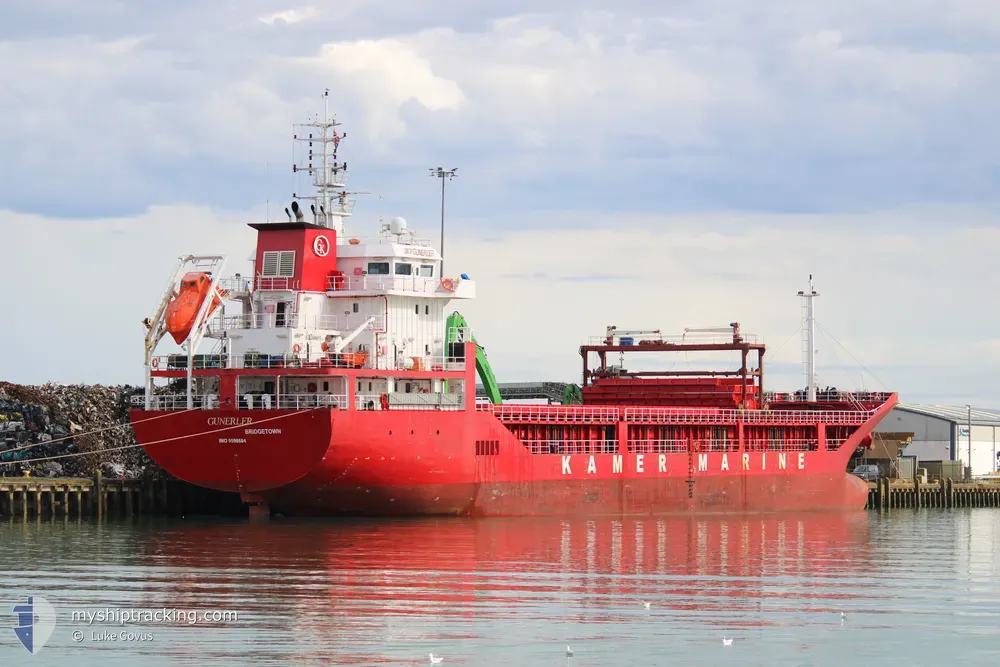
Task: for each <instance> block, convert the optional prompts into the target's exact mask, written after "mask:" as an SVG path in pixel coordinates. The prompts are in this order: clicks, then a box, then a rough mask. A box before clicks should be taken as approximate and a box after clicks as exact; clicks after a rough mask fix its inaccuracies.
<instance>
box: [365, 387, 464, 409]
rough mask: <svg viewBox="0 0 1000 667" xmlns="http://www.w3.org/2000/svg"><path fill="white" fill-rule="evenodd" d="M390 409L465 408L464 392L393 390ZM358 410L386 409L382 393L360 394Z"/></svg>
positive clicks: (389, 399) (389, 395)
mask: <svg viewBox="0 0 1000 667" xmlns="http://www.w3.org/2000/svg"><path fill="white" fill-rule="evenodd" d="M388 402H389V407H388V409H389V410H464V409H465V394H464V393H463V392H454V393H443V392H399V391H397V392H392V393H390V394H388ZM354 408H355V409H356V410H385V409H386V408H385V407H383V405H382V394H358V395H357V396H355V397H354Z"/></svg>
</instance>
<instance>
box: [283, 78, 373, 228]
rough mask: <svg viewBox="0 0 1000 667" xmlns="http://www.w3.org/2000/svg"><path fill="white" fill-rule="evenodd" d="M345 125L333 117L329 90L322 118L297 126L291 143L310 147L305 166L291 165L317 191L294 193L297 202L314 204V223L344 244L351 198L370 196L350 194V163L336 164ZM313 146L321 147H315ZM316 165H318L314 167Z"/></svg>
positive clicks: (324, 98)
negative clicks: (304, 200) (300, 143)
mask: <svg viewBox="0 0 1000 667" xmlns="http://www.w3.org/2000/svg"><path fill="white" fill-rule="evenodd" d="M341 124H342V123H340V122H338V121H337V120H335V119H333V118H331V117H330V89H329V88H327V89H326V90H325V91H324V92H323V118H322V119H319V118H317V119H315V120H314V121H313V122H311V123H298V124H296V127H298V128H303V130H302V131H301V132H299V131H297V132H296V133H295V134H294V135H293V136H292V139H294V140H295V141H302V142H305V143H307V144H308V151H309V152H308V160H307V163H306V165H305V166H300V165H298V164H293V165H292V172H293V173H298V172H300V171H304V172H306V173H307V174H309V175H310V176H312V185H313V187H314V188H315V189H316V193H315V194H313V195H299V194H297V193H294V192H293V193H292V197H293V198H295V199H309V200H312V201H313V204H312V206H311V211H312V214H313V222H314V223H315V224H317V225H322V226H323V227H329V228H330V229H332V230H334V231H335V232H336V235H337V243H344V242H346V239H344V238H343V235H344V218H347V217H350V216H351V214H352V212H353V210H354V202H355V200H354V199H350V198H349V197H348V195H356V194H368V193H367V192H361V191H358V192H349V191H348V190H347V189H346V188H347V185H346V183H347V162H346V161H345V162H338V161H337V149H338V148H339V147H340V140H341V139H343V138H344V137H346V136H347V133H346V132H345V133H343V134H338V132H337V127H338V126H339V125H341ZM313 144H319V146H314V145H313ZM314 161H316V162H318V164H314Z"/></svg>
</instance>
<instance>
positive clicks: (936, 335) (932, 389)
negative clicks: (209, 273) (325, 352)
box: [0, 206, 1000, 406]
mask: <svg viewBox="0 0 1000 667" xmlns="http://www.w3.org/2000/svg"><path fill="white" fill-rule="evenodd" d="M921 213H922V214H923V215H927V216H932V217H933V218H935V219H937V220H939V221H941V222H942V223H945V222H946V223H947V224H938V225H937V226H931V225H924V226H913V227H911V228H910V229H908V230H899V229H898V228H897V226H898V225H899V219H901V218H902V219H909V218H913V217H916V216H919V215H920V214H921ZM996 213H997V211H996V210H995V209H979V210H973V209H968V208H962V209H953V210H952V209H940V208H935V209H932V210H930V211H920V210H912V209H911V210H906V211H887V212H883V213H871V214H867V215H865V216H861V219H859V220H857V221H856V222H857V223H858V225H857V226H854V227H849V226H843V225H839V224H837V223H838V219H837V218H836V217H832V216H822V215H811V216H801V215H797V216H774V217H772V219H771V221H770V223H769V224H762V223H760V222H757V221H748V220H747V216H744V215H738V214H733V215H732V216H729V218H730V219H728V220H727V219H726V218H727V216H726V214H713V215H712V216H710V217H705V218H702V217H699V216H683V217H681V216H671V215H663V216H660V217H659V218H658V220H657V221H656V224H651V221H650V220H642V221H641V222H637V223H636V224H630V225H628V226H626V227H624V228H622V229H618V230H615V231H611V230H604V229H582V230H581V229H575V230H566V229H562V230H560V229H549V230H534V231H530V232H529V231H520V230H516V229H512V230H509V231H506V232H500V233H498V234H497V235H496V236H495V237H494V238H493V239H492V240H491V241H489V242H484V241H482V240H481V239H480V238H478V237H477V236H475V235H472V234H469V233H468V232H463V231H462V230H461V228H459V229H457V230H456V231H453V232H452V233H451V235H450V236H449V238H448V247H449V248H450V251H449V254H448V266H449V272H450V273H454V274H456V275H457V274H458V273H462V272H465V273H468V274H470V276H471V277H472V278H473V279H475V280H476V281H477V298H476V299H475V300H474V301H471V302H454V303H453V304H452V306H451V307H452V308H456V309H459V310H460V311H461V312H462V313H463V314H464V315H466V317H467V318H468V319H469V321H470V323H471V324H472V326H473V327H474V328H475V330H476V336H477V338H478V339H479V340H480V342H481V343H482V344H484V345H485V346H486V349H487V351H488V354H489V358H490V361H491V363H492V365H493V367H494V370H495V372H496V374H497V377H498V378H499V379H500V380H501V381H525V380H557V381H574V380H575V379H576V378H577V377H578V375H579V372H580V369H579V355H578V353H577V346H579V345H580V344H582V343H584V342H586V340H587V339H588V338H589V337H591V336H599V335H602V334H603V332H604V330H605V328H606V327H607V326H608V325H611V324H614V325H617V326H618V327H620V328H628V329H633V328H635V329H647V328H649V329H652V328H658V329H661V330H662V331H664V332H665V333H668V334H679V333H681V332H682V331H683V330H684V328H686V327H706V326H707V327H714V326H720V325H726V324H727V323H729V322H732V321H739V322H740V323H741V325H742V328H743V331H744V332H745V333H747V334H757V335H760V336H762V337H763V340H764V341H765V342H766V343H767V344H768V348H769V354H768V357H767V363H768V368H769V371H768V380H767V381H768V383H769V386H771V387H772V388H795V387H798V386H799V385H800V384H801V382H802V380H801V365H800V362H801V359H800V347H801V344H800V342H799V338H800V334H799V333H798V328H799V326H800V323H801V321H800V315H801V313H800V303H799V299H798V297H797V296H796V293H797V291H798V290H800V289H804V287H805V284H806V279H807V277H808V275H809V273H813V274H814V275H815V278H816V286H817V289H818V291H819V292H820V297H819V299H818V300H817V303H816V306H817V316H816V317H817V321H818V322H819V333H818V339H819V342H818V348H819V350H820V353H819V364H820V381H821V383H822V384H824V385H827V384H830V385H834V386H839V387H842V388H857V387H860V386H865V387H867V388H869V389H881V388H884V387H889V388H892V389H896V390H899V391H901V393H902V394H903V396H904V398H907V397H908V400H942V401H944V400H948V399H952V400H957V399H955V398H954V397H956V396H959V397H962V396H964V397H965V398H964V399H962V400H966V401H968V400H972V401H973V402H974V403H975V404H977V405H984V406H988V405H991V404H996V398H995V396H996V392H995V387H994V383H993V382H992V380H991V377H992V376H993V375H992V374H995V373H996V372H997V371H998V370H1000V355H998V354H997V344H996V341H995V340H993V339H992V337H991V336H990V335H989V332H990V331H995V330H996V329H997V328H998V325H1000V322H998V316H997V315H996V314H995V313H994V312H993V311H991V310H990V309H988V308H982V307H981V305H982V304H981V302H980V300H979V299H980V297H979V295H980V294H981V293H982V292H983V287H982V286H983V285H988V284H992V283H990V282H989V281H991V280H992V274H991V268H990V267H991V266H992V263H991V261H992V258H993V257H994V256H995V255H996V254H997V253H998V252H1000V231H998V230H995V229H992V228H986V227H984V226H983V222H984V221H986V220H989V219H991V218H993V217H994V216H995V215H996ZM262 217H263V211H261V210H252V211H228V212H226V211H223V212H219V211H212V210H209V209H207V208H204V207H200V206H169V207H156V208H153V209H150V210H149V211H147V212H146V213H144V214H143V215H141V216H138V217H134V218H108V219H102V220H92V221H86V222H81V221H73V220H64V219H51V218H44V217H40V216H30V215H24V214H15V213H11V212H9V211H3V212H0V234H3V235H4V237H5V238H10V237H11V236H12V235H14V234H15V233H17V235H18V237H19V239H20V241H19V245H18V251H17V252H16V253H9V254H10V256H9V257H7V258H6V261H7V264H6V266H7V268H8V272H9V274H10V275H22V276H28V275H30V276H32V278H31V289H30V290H29V289H25V290H12V291H11V292H10V293H9V298H8V303H7V307H8V309H9V310H10V311H11V312H16V313H18V319H19V320H20V321H22V322H46V321H48V322H55V323H56V324H57V325H56V326H47V327H36V328H34V329H32V335H31V338H30V340H26V339H25V337H24V329H23V328H20V327H16V326H15V327H7V328H5V329H3V330H0V346H3V348H4V349H7V350H21V353H19V354H18V355H16V356H13V357H11V358H10V359H9V360H8V362H7V363H6V364H5V369H6V375H5V379H10V380H13V381H21V382H41V381H45V380H59V381H67V382H69V381H89V382H98V381H100V382H122V381H131V382H137V381H138V380H139V379H140V377H141V361H142V343H141V341H142V335H143V330H142V328H141V326H140V324H139V322H140V321H141V320H142V318H144V317H146V316H148V315H149V314H150V312H151V311H152V309H153V307H154V306H155V300H156V298H157V297H158V295H159V293H160V291H161V289H162V286H163V281H164V280H165V279H166V278H167V274H168V272H169V271H170V270H171V268H172V267H173V264H174V262H175V261H176V258H177V257H178V256H179V255H182V254H187V253H217V252H223V253H227V254H228V256H229V260H228V263H227V271H226V273H227V274H230V275H231V274H232V273H235V272H242V273H246V271H247V269H248V268H249V266H248V264H247V262H246V257H247V256H248V255H249V254H250V251H251V250H252V248H253V245H254V242H255V236H254V232H253V231H252V230H250V229H248V228H247V227H246V226H245V225H244V224H243V223H244V221H246V220H260V219H262ZM361 224H362V223H360V222H357V223H355V222H354V221H350V227H349V229H350V230H358V229H359V225H361ZM711 227H715V228H718V229H720V230H724V231H707V230H706V229H707V228H711ZM699 228H702V230H703V231H692V230H697V229H699ZM417 231H418V233H420V235H421V236H427V235H432V236H433V235H435V232H436V229H435V228H434V227H433V226H432V227H430V228H426V227H425V228H418V229H417ZM355 233H360V232H355ZM42 267H44V269H43V268H42ZM108 290H111V292H109V291H108ZM111 293H113V294H114V298H110V299H109V298H108V297H107V294H111ZM67 345H71V347H72V351H70V350H69V348H67V347H66V346H67ZM706 361H708V359H706V358H705V357H704V355H697V354H692V355H688V356H686V357H685V358H684V359H680V360H670V361H668V362H667V363H681V364H689V365H692V364H693V365H698V364H702V363H704V362H706ZM716 362H721V363H723V364H724V365H731V364H732V363H733V360H731V359H716ZM959 369H968V370H966V371H961V370H959Z"/></svg>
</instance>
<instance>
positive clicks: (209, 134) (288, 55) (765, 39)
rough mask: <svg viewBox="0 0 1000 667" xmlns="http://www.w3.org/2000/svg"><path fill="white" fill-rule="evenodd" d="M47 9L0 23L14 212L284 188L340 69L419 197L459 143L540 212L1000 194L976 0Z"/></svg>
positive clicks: (389, 158) (386, 188) (366, 135)
mask: <svg viewBox="0 0 1000 667" xmlns="http://www.w3.org/2000/svg"><path fill="white" fill-rule="evenodd" d="M53 2H55V0H53ZM34 4H37V3H34ZM34 4H32V3H14V4H13V5H12V7H10V8H5V10H2V11H3V12H4V13H5V16H4V18H9V20H8V21H6V23H7V24H8V25H14V24H17V25H18V26H19V30H18V32H17V33H4V32H2V30H0V84H2V85H3V86H4V90H5V92H6V93H7V97H6V103H5V105H4V107H3V109H0V141H3V143H4V145H5V147H6V148H7V154H8V155H9V156H11V158H12V159H14V160H16V161H17V163H18V164H19V169H18V170H17V171H16V172H15V173H14V174H12V175H11V177H10V178H8V179H6V180H5V181H4V182H2V183H0V202H3V203H4V204H5V205H7V206H8V207H10V208H13V209H15V210H23V211H30V212H38V213H46V214H50V215H79V216H83V217H87V216H102V215H121V214H130V215H131V214H138V213H140V212H141V211H142V210H144V209H145V208H146V206H148V205H149V204H150V203H157V204H169V203H175V202H178V201H183V202H192V203H204V204H206V205H209V206H222V207H240V206H246V202H247V201H249V200H251V197H252V198H254V199H253V201H257V200H259V199H261V197H260V195H261V193H262V192H268V193H269V196H270V198H272V199H276V198H278V197H279V196H280V197H287V193H286V192H285V190H286V188H288V186H289V183H288V181H286V180H284V179H282V180H281V181H275V178H274V170H276V169H284V168H285V166H286V165H287V163H288V161H289V151H290V147H289V136H288V135H289V134H290V132H289V130H290V128H291V125H292V124H293V123H294V122H299V121H301V120H303V118H304V117H305V116H306V114H308V113H314V112H316V111H317V110H318V109H320V107H321V104H320V101H319V99H318V95H319V94H320V92H321V91H322V89H324V88H327V87H328V88H330V90H331V95H332V98H331V99H332V103H333V108H334V109H335V110H336V111H337V112H338V114H339V117H340V118H341V120H344V121H345V122H346V123H347V124H348V126H349V127H350V130H352V131H353V132H354V134H352V135H351V141H350V142H349V150H350V152H351V156H352V158H351V159H353V160H354V162H353V163H352V164H354V165H362V164H364V165H365V166H363V167H362V168H361V169H360V170H359V171H358V172H356V173H357V174H358V175H359V176H364V177H366V178H367V179H368V180H369V182H371V183H374V184H377V186H378V188H379V190H381V191H382V192H383V193H391V194H390V195H389V196H392V197H398V198H399V199H400V200H401V201H406V200H408V199H412V198H413V197H414V196H417V193H418V192H419V188H422V187H423V183H421V184H420V185H416V181H415V180H414V179H413V174H414V173H416V170H417V167H424V166H426V165H427V164H429V163H431V164H436V163H438V162H440V161H441V160H444V159H447V160H450V161H453V162H454V163H455V164H459V163H461V164H462V165H463V166H464V167H465V174H467V176H466V177H465V178H464V180H463V183H464V184H463V185H462V187H461V190H462V192H464V193H466V194H465V195H463V194H462V193H461V192H456V196H457V197H459V198H461V197H463V196H467V197H468V201H469V202H470V203H471V202H477V203H480V205H484V206H488V207H491V208H492V207H494V206H503V207H505V208H506V209H508V210H509V209H510V208H511V207H518V208H519V209H520V210H522V211H524V212H528V211H532V210H537V209H538V208H539V207H549V208H553V205H552V204H550V203H547V202H552V201H553V199H559V200H560V203H559V204H558V205H555V206H554V208H558V209H563V210H564V209H566V208H569V206H568V205H567V202H568V201H571V200H574V199H578V198H582V197H588V196H589V197H591V198H592V201H593V205H594V206H596V207H597V209H598V210H606V209H608V208H622V207H625V208H628V209H629V210H630V211H644V210H645V211H650V210H652V211H658V210H662V209H663V208H664V207H666V208H669V209H672V210H702V211H705V210H712V209H724V210H734V209H736V210H739V209H742V210H767V211H786V212H787V211H813V212H831V211H859V210H866V209H872V208H879V209H887V208H897V207H899V206H901V205H905V204H907V203H910V202H921V203H932V202H948V203H957V202H969V201H972V202H977V201H995V200H996V192H997V191H998V190H997V187H996V186H997V176H996V173H995V170H993V169H992V167H991V166H990V165H991V164H992V162H991V160H992V156H993V155H995V154H996V152H997V151H998V150H1000V136H998V135H997V134H996V133H995V132H993V131H992V123H993V119H992V112H991V109H993V108H995V107H996V105H997V103H998V102H1000V99H998V95H1000V93H997V92H996V91H997V90H1000V86H998V85H997V84H998V83H1000V81H998V78H1000V62H998V57H997V53H996V49H995V40H994V41H992V42H991V41H990V39H991V38H993V37H995V36H996V34H997V33H998V32H1000V26H998V23H997V19H996V10H994V9H990V8H987V7H985V6H984V5H983V4H982V3H979V4H977V3H973V2H960V3H952V5H950V9H949V11H948V12H947V15H946V16H945V17H944V18H942V14H941V13H940V12H937V11H933V10H932V9H929V8H928V6H927V5H925V4H923V3H906V2H902V1H901V0H893V1H891V2H887V3H878V4H872V3H864V2H860V1H848V2H844V3H838V4H837V6H836V7H834V6H832V5H826V6H811V7H810V8H809V11H805V10H804V9H803V8H802V7H801V6H800V5H799V4H798V3H796V2H793V0H778V1H777V2H775V3H771V4H769V5H768V7H756V6H755V7H753V8H750V7H749V6H747V5H743V4H740V3H735V2H726V1H723V2H717V3H694V2H681V3H675V4H674V5H671V6H670V7H662V6H654V5H652V4H650V3H648V2H641V1H639V0H624V1H623V2H621V3H618V5H617V6H616V8H615V10H614V12H608V11H594V10H593V9H591V8H590V7H591V6H592V5H590V4H588V3H583V4H581V5H578V6H574V8H573V9H567V8H566V7H565V5H563V4H561V3H556V2H552V1H551V0H542V1H540V2H533V3H528V2H524V1H522V0H518V1H517V2H512V3H504V4H501V3H497V2H484V3H474V4H471V5H470V4H468V3H464V4H463V3H454V2H445V3H442V4H441V5H440V6H438V5H435V6H433V7H430V6H421V8H420V10H419V11H418V10H417V9H415V6H408V5H405V4H400V3H392V2H388V0H385V1H381V2H378V1H375V2H367V3H362V2H345V3H342V4H341V5H338V7H337V9H336V11H332V10H331V11H322V12H320V11H319V10H317V9H316V8H315V7H313V6H302V7H295V8H289V7H288V6H287V5H283V4H281V3H277V2H272V1H270V0H254V1H253V2H248V3H245V5H241V7H240V9H239V10H237V11H234V10H233V9H232V8H226V7H223V6H219V7H216V6H210V7H206V6H205V5H204V4H203V3H194V2H188V1H183V2H178V3H172V4H171V5H169V6H167V5H165V6H162V7H159V6H158V7H156V8H152V9H148V10H147V11H145V13H144V12H139V11H137V10H136V9H135V8H134V7H132V6H131V5H129V4H127V3H115V4H113V5H112V4H109V5H102V6H100V7H98V8H96V9H95V10H94V12H92V13H91V14H87V13H80V12H78V11H76V10H75V9H74V7H73V6H72V5H66V4H65V3H59V2H56V4H55V5H53V4H52V2H50V3H48V4H47V5H46V7H48V9H52V7H53V6H56V5H57V6H58V7H59V8H60V12H62V13H60V12H56V13H57V14H58V15H59V17H60V20H59V21H52V20H51V18H50V14H51V12H48V10H46V12H48V13H46V12H42V11H41V9H42V8H41V7H35V6H34ZM64 16H65V17H69V18H67V19H66V20H65V21H64V20H62V17H64ZM70 18H71V19H72V20H70ZM276 28H281V29H276ZM55 128H58V129H59V130H60V131H56V130H55ZM347 149H348V147H345V150H347ZM52 155H58V156H59V163H60V170H61V173H63V174H65V175H66V176H65V177H64V178H63V179H62V180H63V182H62V183H61V184H60V188H61V191H62V193H63V195H64V197H62V198H60V199H59V200H56V199H53V198H51V197H48V196H47V190H48V187H47V185H45V184H46V183H47V181H48V179H49V174H50V171H51V168H52V167H51V163H52V160H51V158H50V156H52ZM372 162H375V164H372ZM279 165H280V166H279ZM370 187H371V186H370ZM511 191H517V192H518V194H519V196H518V197H516V198H514V197H510V196H508V195H507V193H508V192H511ZM595 193H601V195H600V196H597V197H594V194H595ZM457 201H461V200H460V199H459V200H457Z"/></svg>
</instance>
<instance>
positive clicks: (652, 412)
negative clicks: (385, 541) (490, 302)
mask: <svg viewBox="0 0 1000 667" xmlns="http://www.w3.org/2000/svg"><path fill="white" fill-rule="evenodd" d="M476 409H477V410H481V411H487V412H492V413H493V414H494V415H496V417H497V418H498V419H499V420H500V421H503V422H527V423H573V422H577V423H605V424H610V423H615V422H619V421H625V422H629V423H652V424H732V423H737V422H742V423H745V424H784V425H789V424H792V425H794V424H801V425H804V426H807V425H810V424H828V425H844V426H859V425H861V424H864V423H865V422H866V421H868V420H869V419H871V418H872V416H873V415H874V414H875V411H874V410H727V409H710V408H667V407H664V408H646V407H639V408H636V407H628V408H619V407H601V406H569V405H513V404H509V403H508V404H501V405H493V404H492V403H479V402H477V404H476Z"/></svg>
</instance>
